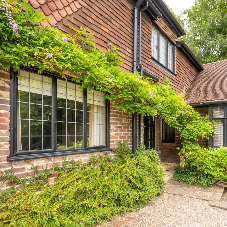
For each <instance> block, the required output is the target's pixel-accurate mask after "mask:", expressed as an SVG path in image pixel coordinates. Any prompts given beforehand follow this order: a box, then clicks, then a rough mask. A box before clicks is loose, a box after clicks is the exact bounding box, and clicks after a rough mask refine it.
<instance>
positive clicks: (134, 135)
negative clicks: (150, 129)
mask: <svg viewBox="0 0 227 227" xmlns="http://www.w3.org/2000/svg"><path fill="white" fill-rule="evenodd" d="M143 1H144V0H138V1H137V2H136V4H135V6H134V8H133V73H134V74H136V66H137V33H138V9H139V7H140V6H141V4H142V3H143ZM136 148H137V113H133V114H132V153H133V154H134V155H135V153H136Z"/></svg>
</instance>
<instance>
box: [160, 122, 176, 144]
mask: <svg viewBox="0 0 227 227" xmlns="http://www.w3.org/2000/svg"><path fill="white" fill-rule="evenodd" d="M164 123H165V124H167V123H166V122H165V121H164V120H163V119H162V141H161V143H175V137H176V131H175V130H174V140H164V139H163V138H164V136H163V135H164ZM167 125H168V124H167ZM168 126H169V125H168ZM169 127H170V126H169Z"/></svg>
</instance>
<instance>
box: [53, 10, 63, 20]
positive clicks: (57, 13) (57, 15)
mask: <svg viewBox="0 0 227 227" xmlns="http://www.w3.org/2000/svg"><path fill="white" fill-rule="evenodd" d="M52 14H53V16H54V18H55V20H56V21H60V20H61V19H62V16H61V15H60V13H59V12H58V11H57V10H56V11H54V12H53V13H52Z"/></svg>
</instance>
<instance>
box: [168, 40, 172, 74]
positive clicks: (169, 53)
mask: <svg viewBox="0 0 227 227" xmlns="http://www.w3.org/2000/svg"><path fill="white" fill-rule="evenodd" d="M168 68H169V69H170V70H173V45H172V44H171V43H170V42H168Z"/></svg>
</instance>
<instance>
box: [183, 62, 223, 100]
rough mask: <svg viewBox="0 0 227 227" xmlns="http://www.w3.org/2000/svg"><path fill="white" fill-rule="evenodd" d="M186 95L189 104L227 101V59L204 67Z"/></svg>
mask: <svg viewBox="0 0 227 227" xmlns="http://www.w3.org/2000/svg"><path fill="white" fill-rule="evenodd" d="M203 66H204V70H203V71H202V72H200V73H199V74H198V75H197V76H196V77H195V79H194V80H193V82H192V84H191V86H190V87H189V89H188V90H187V92H186V94H185V98H186V100H187V102H188V103H190V104H193V103H205V102H207V101H215V100H224V99H227V59H226V60H222V61H218V62H213V63H208V64H205V65H203Z"/></svg>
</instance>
